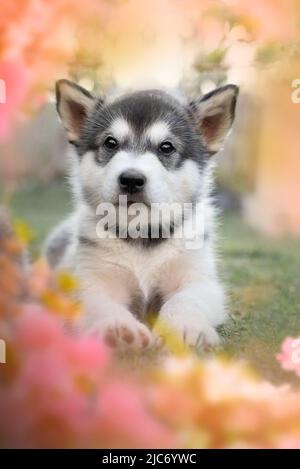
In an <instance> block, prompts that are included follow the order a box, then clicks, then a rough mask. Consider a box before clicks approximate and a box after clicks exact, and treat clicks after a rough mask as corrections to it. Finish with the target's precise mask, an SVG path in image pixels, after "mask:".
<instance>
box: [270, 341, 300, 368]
mask: <svg viewBox="0 0 300 469" xmlns="http://www.w3.org/2000/svg"><path fill="white" fill-rule="evenodd" d="M276 358H277V360H278V361H279V363H280V365H281V366H282V368H283V369H284V370H289V371H294V372H295V373H296V375H298V376H300V337H297V338H296V339H293V338H291V337H287V338H286V339H285V340H284V342H283V343H282V345H281V353H279V354H278V355H277V356H276Z"/></svg>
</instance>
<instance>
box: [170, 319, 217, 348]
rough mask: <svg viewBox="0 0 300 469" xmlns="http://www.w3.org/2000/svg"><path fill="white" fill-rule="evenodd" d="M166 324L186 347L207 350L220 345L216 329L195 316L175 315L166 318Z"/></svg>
mask: <svg viewBox="0 0 300 469" xmlns="http://www.w3.org/2000/svg"><path fill="white" fill-rule="evenodd" d="M167 325H168V326H169V327H170V329H171V330H172V331H173V332H174V334H176V335H177V337H178V338H179V340H182V341H183V342H184V343H185V344H186V345H187V346H188V347H192V348H195V349H197V350H199V351H204V352H209V351H210V350H211V349H213V348H215V347H217V346H218V345H220V337H219V335H218V333H217V331H216V330H215V329H214V328H213V327H212V326H210V325H209V324H207V323H206V322H199V321H197V319H196V318H189V317H180V318H179V317H177V318H174V319H171V320H168V323H167Z"/></svg>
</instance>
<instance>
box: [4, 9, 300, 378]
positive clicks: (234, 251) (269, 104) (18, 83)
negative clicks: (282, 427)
mask: <svg viewBox="0 0 300 469" xmlns="http://www.w3.org/2000/svg"><path fill="white" fill-rule="evenodd" d="M299 54H300V1H299V0H286V1H285V2H283V1H280V0H218V1H216V0H143V1H140V0H85V1H84V2H82V1H81V0H52V1H51V2H50V1H48V0H2V2H1V6H0V185H1V186H0V194H1V201H2V203H4V204H5V205H7V206H8V207H9V208H10V210H11V212H12V214H13V215H14V216H16V217H19V218H23V219H25V220H27V222H28V224H29V226H30V227H31V228H32V230H33V234H34V241H33V256H34V257H35V256H37V255H38V254H39V253H40V247H41V244H42V242H43V240H44V238H45V236H46V234H47V232H48V231H49V229H50V228H51V227H52V226H53V225H55V224H56V223H57V222H58V221H59V220H60V219H62V218H63V216H64V215H65V214H66V213H68V212H69V211H70V210H71V208H72V203H71V198H70V195H69V192H68V190H67V184H66V181H65V178H64V177H65V175H66V169H67V168H66V166H67V157H66V153H67V142H66V140H65V136H64V134H63V131H62V129H61V126H60V124H59V122H58V118H57V116H56V111H55V104H54V83H55V80H57V79H59V78H62V77H68V78H70V79H73V80H75V81H77V82H78V83H79V84H81V85H82V86H85V87H86V88H87V89H90V90H93V91H95V92H97V93H99V94H103V93H105V92H106V91H107V90H109V89H111V88H114V87H121V88H125V89H126V88H146V87H149V86H151V87H163V88H168V89H176V88H177V87H181V88H182V89H183V90H184V92H185V93H186V95H187V96H189V97H194V96H199V95H201V94H203V93H205V92H208V91H210V90H211V89H213V88H214V87H216V86H219V85H222V84H225V83H228V82H232V83H236V84H238V85H239V86H240V90H241V92H240V99H239V104H238V109H237V114H236V122H235V125H234V128H233V131H232V133H231V135H230V138H229V139H228V141H227V143H226V147H225V148H224V151H223V152H222V154H221V155H220V158H219V168H218V174H217V194H218V200H219V203H220V204H221V205H222V206H223V207H224V208H225V209H226V210H225V216H224V224H223V226H222V227H221V238H222V241H221V244H222V251H223V252H224V261H223V263H222V274H223V277H224V279H225V281H226V282H227V284H229V285H230V286H231V288H230V290H231V291H232V297H231V311H232V320H231V322H230V323H229V325H228V326H226V328H225V329H224V330H223V336H224V337H225V338H226V345H225V348H226V350H227V351H228V352H229V353H230V354H233V355H236V356H239V357H241V356H242V357H246V358H247V359H249V360H250V361H252V362H253V363H255V365H256V367H257V368H258V369H260V370H261V371H262V372H263V373H264V375H265V376H267V377H268V378H269V379H272V380H274V381H280V380H281V379H282V376H283V373H284V372H283V371H281V370H280V369H279V365H278V364H277V363H276V362H275V360H274V354H275V353H276V351H278V348H279V344H280V342H281V341H282V340H283V338H284V337H286V336H288V335H295V333H299V331H300V315H299V304H300V296H299V295H300V293H299V292H300V288H299V287H300V277H299V262H300V249H299V235H300V183H299V182H300V158H299V154H300V140H299V138H298V135H299V130H298V126H299V117H300V103H299V104H297V99H293V96H294V97H295V92H297V89H295V88H293V82H294V80H296V79H297V78H300V62H299Z"/></svg>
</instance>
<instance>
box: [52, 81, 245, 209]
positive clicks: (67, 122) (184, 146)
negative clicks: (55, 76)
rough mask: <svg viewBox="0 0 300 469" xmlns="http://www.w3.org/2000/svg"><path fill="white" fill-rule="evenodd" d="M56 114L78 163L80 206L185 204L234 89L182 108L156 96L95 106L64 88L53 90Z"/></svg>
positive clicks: (228, 118)
mask: <svg viewBox="0 0 300 469" xmlns="http://www.w3.org/2000/svg"><path fill="white" fill-rule="evenodd" d="M56 94H57V109H58V113H59V115H60V117H61V119H62V122H63V125H64V127H65V129H66V132H67V135H68V139H69V141H70V142H71V143H72V144H73V145H74V146H75V148H76V151H77V154H78V157H79V158H78V159H79V163H78V164H79V171H78V175H79V182H80V189H81V194H82V196H83V197H84V199H85V201H86V202H87V203H88V204H89V205H91V206H93V207H96V206H97V205H98V204H99V203H101V202H112V203H114V204H118V200H119V195H126V196H127V198H128V201H129V202H136V201H138V202H144V203H145V204H147V205H149V204H151V203H188V202H193V201H195V200H198V198H199V196H200V194H201V175H202V170H203V168H204V166H205V165H206V163H207V161H208V159H209V158H210V157H211V155H213V154H214V153H216V152H218V151H219V149H220V148H221V146H222V144H223V142H224V139H225V137H226V135H227V133H228V131H229V129H230V127H231V125H232V122H233V119H234V112H235V103H236V98H237V94H238V88H237V87H236V86H234V85H227V86H224V87H222V88H218V89H216V90H214V91H212V92H211V93H208V94H207V95H205V96H203V97H201V98H199V99H198V100H196V101H193V102H192V103H189V104H183V103H181V102H180V101H179V100H177V99H175V98H173V97H172V96H170V95H169V94H167V93H165V92H163V91H158V90H147V91H139V92H134V93H131V94H126V95H122V96H121V97H118V98H115V99H114V100H112V99H109V98H107V99H100V98H96V97H94V96H93V95H92V94H90V93H89V92H87V91H86V90H84V89H83V88H81V87H79V86H78V85H76V84H74V83H72V82H69V81H68V80H60V81H59V82H58V83H57V87H56Z"/></svg>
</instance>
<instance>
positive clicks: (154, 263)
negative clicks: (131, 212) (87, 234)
mask: <svg viewBox="0 0 300 469" xmlns="http://www.w3.org/2000/svg"><path fill="white" fill-rule="evenodd" d="M114 241H115V242H114V243H107V244H106V245H105V246H103V247H101V249H99V250H94V252H93V253H92V252H91V253H90V256H89V265H90V268H91V269H92V270H93V271H94V272H95V270H96V271H97V274H98V276H99V277H101V276H102V275H103V274H105V272H107V271H110V272H111V273H112V274H114V273H115V275H116V278H117V277H118V278H122V279H123V282H125V283H128V285H136V290H137V291H140V292H141V293H142V294H143V295H144V296H145V297H146V298H149V297H151V296H152V295H153V292H157V291H158V290H159V291H161V292H162V291H164V292H166V293H167V292H168V290H169V289H173V283H174V281H175V278H176V276H177V273H178V272H180V265H181V266H182V262H183V257H184V256H183V255H182V253H181V249H180V246H178V245H177V244H173V243H171V242H169V241H168V242H166V243H165V244H164V245H162V246H158V247H153V248H152V247H149V248H139V247H133V246H132V245H128V244H127V243H125V242H124V241H120V242H118V241H116V240H114ZM112 278H113V275H112Z"/></svg>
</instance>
